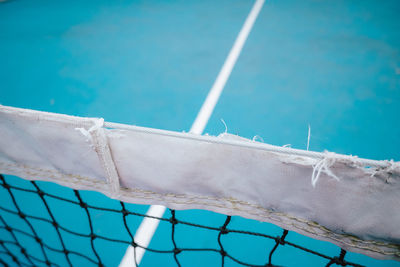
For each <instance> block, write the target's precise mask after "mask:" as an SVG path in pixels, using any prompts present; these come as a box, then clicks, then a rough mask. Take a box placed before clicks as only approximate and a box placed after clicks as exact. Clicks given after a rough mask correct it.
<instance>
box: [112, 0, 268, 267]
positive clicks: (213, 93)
mask: <svg viewBox="0 0 400 267" xmlns="http://www.w3.org/2000/svg"><path fill="white" fill-rule="evenodd" d="M264 2H265V0H257V1H256V2H255V3H254V5H253V8H252V9H251V11H250V13H249V15H248V16H247V18H246V21H245V22H244V24H243V27H242V29H241V30H240V32H239V34H238V36H237V37H236V40H235V43H234V44H233V46H232V49H231V51H230V52H229V55H228V57H227V58H226V60H225V63H224V65H223V66H222V68H221V71H220V72H219V74H218V76H217V78H216V79H215V82H214V84H213V86H212V87H211V89H210V92H209V93H208V95H207V98H206V100H205V101H204V103H203V105H202V107H201V109H200V111H199V113H198V114H197V117H196V119H195V121H194V122H193V124H192V127H191V128H190V132H191V133H193V134H202V133H203V131H204V129H205V127H206V125H207V122H208V120H209V119H210V116H211V114H212V112H213V110H214V108H215V105H216V104H217V102H218V99H219V97H220V95H221V93H222V90H223V89H224V87H225V84H226V82H227V81H228V78H229V76H230V75H231V73H232V69H233V67H234V66H235V64H236V61H237V59H238V57H239V55H240V52H241V51H242V48H243V45H244V43H245V42H246V39H247V37H248V36H249V33H250V31H251V29H252V27H253V25H254V22H255V21H256V19H257V16H258V14H259V13H260V10H261V8H262V6H263V4H264ZM165 210H166V208H165V207H164V206H160V205H152V206H151V207H150V208H149V210H148V211H147V213H146V215H147V216H153V217H162V216H163V214H164V212H165ZM159 222H160V221H159V220H157V219H152V218H148V217H145V218H144V219H143V221H142V223H141V224H140V226H139V228H138V229H137V231H136V234H135V237H134V240H135V242H136V243H137V244H140V245H141V246H142V247H148V245H149V243H150V241H151V239H152V238H153V235H154V233H155V231H156V229H157V227H158V223H159ZM144 253H145V250H144V249H143V248H139V247H137V248H136V263H137V264H140V262H141V260H142V258H143V255H144ZM134 254H135V249H134V248H133V247H132V246H129V247H128V249H127V250H126V252H125V255H124V257H123V258H122V260H121V263H120V265H119V267H128V266H136V265H135V260H134V259H135V255H134Z"/></svg>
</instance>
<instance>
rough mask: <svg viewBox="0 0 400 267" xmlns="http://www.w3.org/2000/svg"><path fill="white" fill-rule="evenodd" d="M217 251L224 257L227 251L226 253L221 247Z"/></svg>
mask: <svg viewBox="0 0 400 267" xmlns="http://www.w3.org/2000/svg"><path fill="white" fill-rule="evenodd" d="M219 253H220V254H221V256H222V257H226V256H227V255H228V253H227V252H226V251H225V250H223V249H221V250H220V251H219Z"/></svg>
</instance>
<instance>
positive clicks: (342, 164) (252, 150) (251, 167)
mask: <svg viewBox="0 0 400 267" xmlns="http://www.w3.org/2000/svg"><path fill="white" fill-rule="evenodd" d="M104 126H106V127H104ZM113 126H115V127H118V128H120V129H115V128H114V127H113ZM110 127H112V128H110ZM121 128H124V129H121ZM0 136H1V138H0V173H3V174H11V175H17V176H20V177H22V178H25V179H32V180H46V181H52V182H56V183H59V184H62V185H65V186H68V187H71V188H75V189H85V190H95V191H99V192H102V193H104V194H107V195H108V196H110V197H112V198H117V199H120V200H122V201H126V202H130V203H141V204H160V205H165V206H167V207H170V208H173V209H194V208H195V209H205V210H211V211H215V212H219V213H223V214H227V215H239V216H242V217H245V218H250V219H255V220H259V221H266V222H271V223H274V224H276V225H278V226H281V227H283V228H285V229H288V230H292V231H296V232H298V233H300V234H304V235H306V236H310V237H313V238H316V239H320V240H327V241H329V242H332V243H334V244H337V245H339V246H340V247H342V248H344V249H347V250H350V251H355V252H360V253H363V254H366V255H369V256H373V257H378V258H388V259H397V260H399V259H400V246H399V244H400V228H399V227H398V225H399V224H400V194H399V192H400V167H399V164H398V163H396V162H393V161H372V160H362V159H359V158H356V157H350V156H344V155H338V154H334V153H317V152H308V151H305V152H303V151H300V150H293V151H294V152H295V153H288V151H292V150H286V148H281V149H277V148H276V147H274V146H271V145H267V144H262V143H258V142H254V141H251V140H247V139H244V138H240V137H237V136H232V135H229V134H223V135H222V136H220V137H210V136H200V137H196V136H193V135H190V134H185V133H177V132H167V131H162V130H153V129H148V128H141V127H135V126H121V125H117V124H111V123H104V124H103V120H102V119H93V118H80V117H73V116H66V115H60V114H52V113H46V112H38V111H32V110H24V109H18V108H11V107H5V106H0ZM366 163H367V164H366ZM312 182H313V183H312Z"/></svg>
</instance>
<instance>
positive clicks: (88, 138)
mask: <svg viewBox="0 0 400 267" xmlns="http://www.w3.org/2000/svg"><path fill="white" fill-rule="evenodd" d="M103 126H104V119H103V118H100V119H95V120H93V126H92V127H90V128H89V130H86V129H85V128H75V130H76V131H79V132H80V133H81V134H82V135H83V136H84V137H86V142H87V143H90V144H91V143H92V141H93V138H92V135H91V133H92V132H94V131H96V130H98V129H100V128H102V127H103Z"/></svg>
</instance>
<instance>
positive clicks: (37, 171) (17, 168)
mask: <svg viewBox="0 0 400 267" xmlns="http://www.w3.org/2000/svg"><path fill="white" fill-rule="evenodd" d="M0 166H4V167H5V168H2V170H8V171H14V172H17V173H25V174H27V175H29V176H42V177H43V176H47V177H48V178H52V179H54V180H51V179H49V181H57V182H61V183H62V184H64V185H66V186H68V185H73V186H87V187H89V189H90V188H94V189H98V190H100V191H101V192H103V193H105V194H107V195H109V194H110V191H109V184H107V183H105V182H104V181H101V180H95V179H93V178H89V177H84V176H80V175H73V174H63V173H60V172H58V171H55V170H49V169H41V168H34V167H30V166H26V165H20V164H15V163H3V162H0ZM21 169H23V170H24V171H21ZM71 178H72V179H73V180H72V181H71ZM38 180H46V179H38ZM107 189H108V190H107ZM120 193H121V195H122V196H125V197H127V198H138V199H153V200H161V201H166V202H170V203H171V204H197V205H203V206H210V207H218V208H221V209H224V210H227V211H229V210H236V211H240V212H246V213H248V214H251V215H255V216H258V217H263V218H267V219H269V220H271V221H275V222H281V223H283V224H285V225H288V226H291V227H293V228H296V229H299V230H302V231H304V232H307V233H310V234H313V235H316V236H321V237H325V238H328V239H331V240H335V241H337V242H339V243H341V244H344V245H347V246H349V247H353V248H358V249H362V250H367V251H372V252H376V253H380V254H383V255H396V256H400V251H399V252H388V251H385V250H380V249H378V248H376V247H374V248H372V247H369V246H368V245H372V246H379V247H385V248H388V249H398V246H397V245H394V244H390V243H385V242H380V241H366V240H361V239H359V238H356V237H354V236H346V235H341V234H337V233H334V232H332V231H330V230H329V229H327V228H325V227H323V226H321V225H319V224H317V223H313V222H310V221H307V220H304V219H300V218H297V217H293V216H290V215H288V214H285V213H280V212H275V211H271V210H268V209H266V208H263V207H261V206H258V205H256V204H252V203H248V202H245V201H241V200H237V199H234V198H231V197H230V198H215V197H207V196H188V195H184V194H179V195H178V194H172V193H166V194H162V193H156V192H153V191H148V190H142V189H137V188H124V187H121V191H120ZM131 193H140V194H144V195H145V196H135V195H132V194H131ZM166 198H172V199H171V200H169V199H166ZM179 198H181V199H182V200H183V201H177V199H179ZM198 199H203V200H212V201H218V202H222V203H221V204H217V203H209V202H201V201H198ZM185 200H186V201H185ZM226 202H228V203H230V204H233V205H232V206H231V207H230V208H227V205H226ZM237 204H238V205H239V206H237ZM241 206H244V207H241ZM248 208H251V209H254V210H256V211H258V212H255V211H253V210H249V209H248ZM260 212H261V213H260ZM265 213H267V214H265ZM271 216H278V217H283V218H287V219H289V220H292V221H297V222H299V223H302V224H306V225H307V226H308V227H309V228H304V227H301V226H299V225H298V224H294V223H291V222H286V221H283V220H282V219H280V218H279V219H278V218H274V217H271ZM312 229H318V230H320V231H322V232H324V233H325V234H322V233H320V232H316V231H313V230H312ZM343 238H346V239H350V241H351V243H349V242H346V241H344V240H343ZM362 245H367V247H365V246H362Z"/></svg>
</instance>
